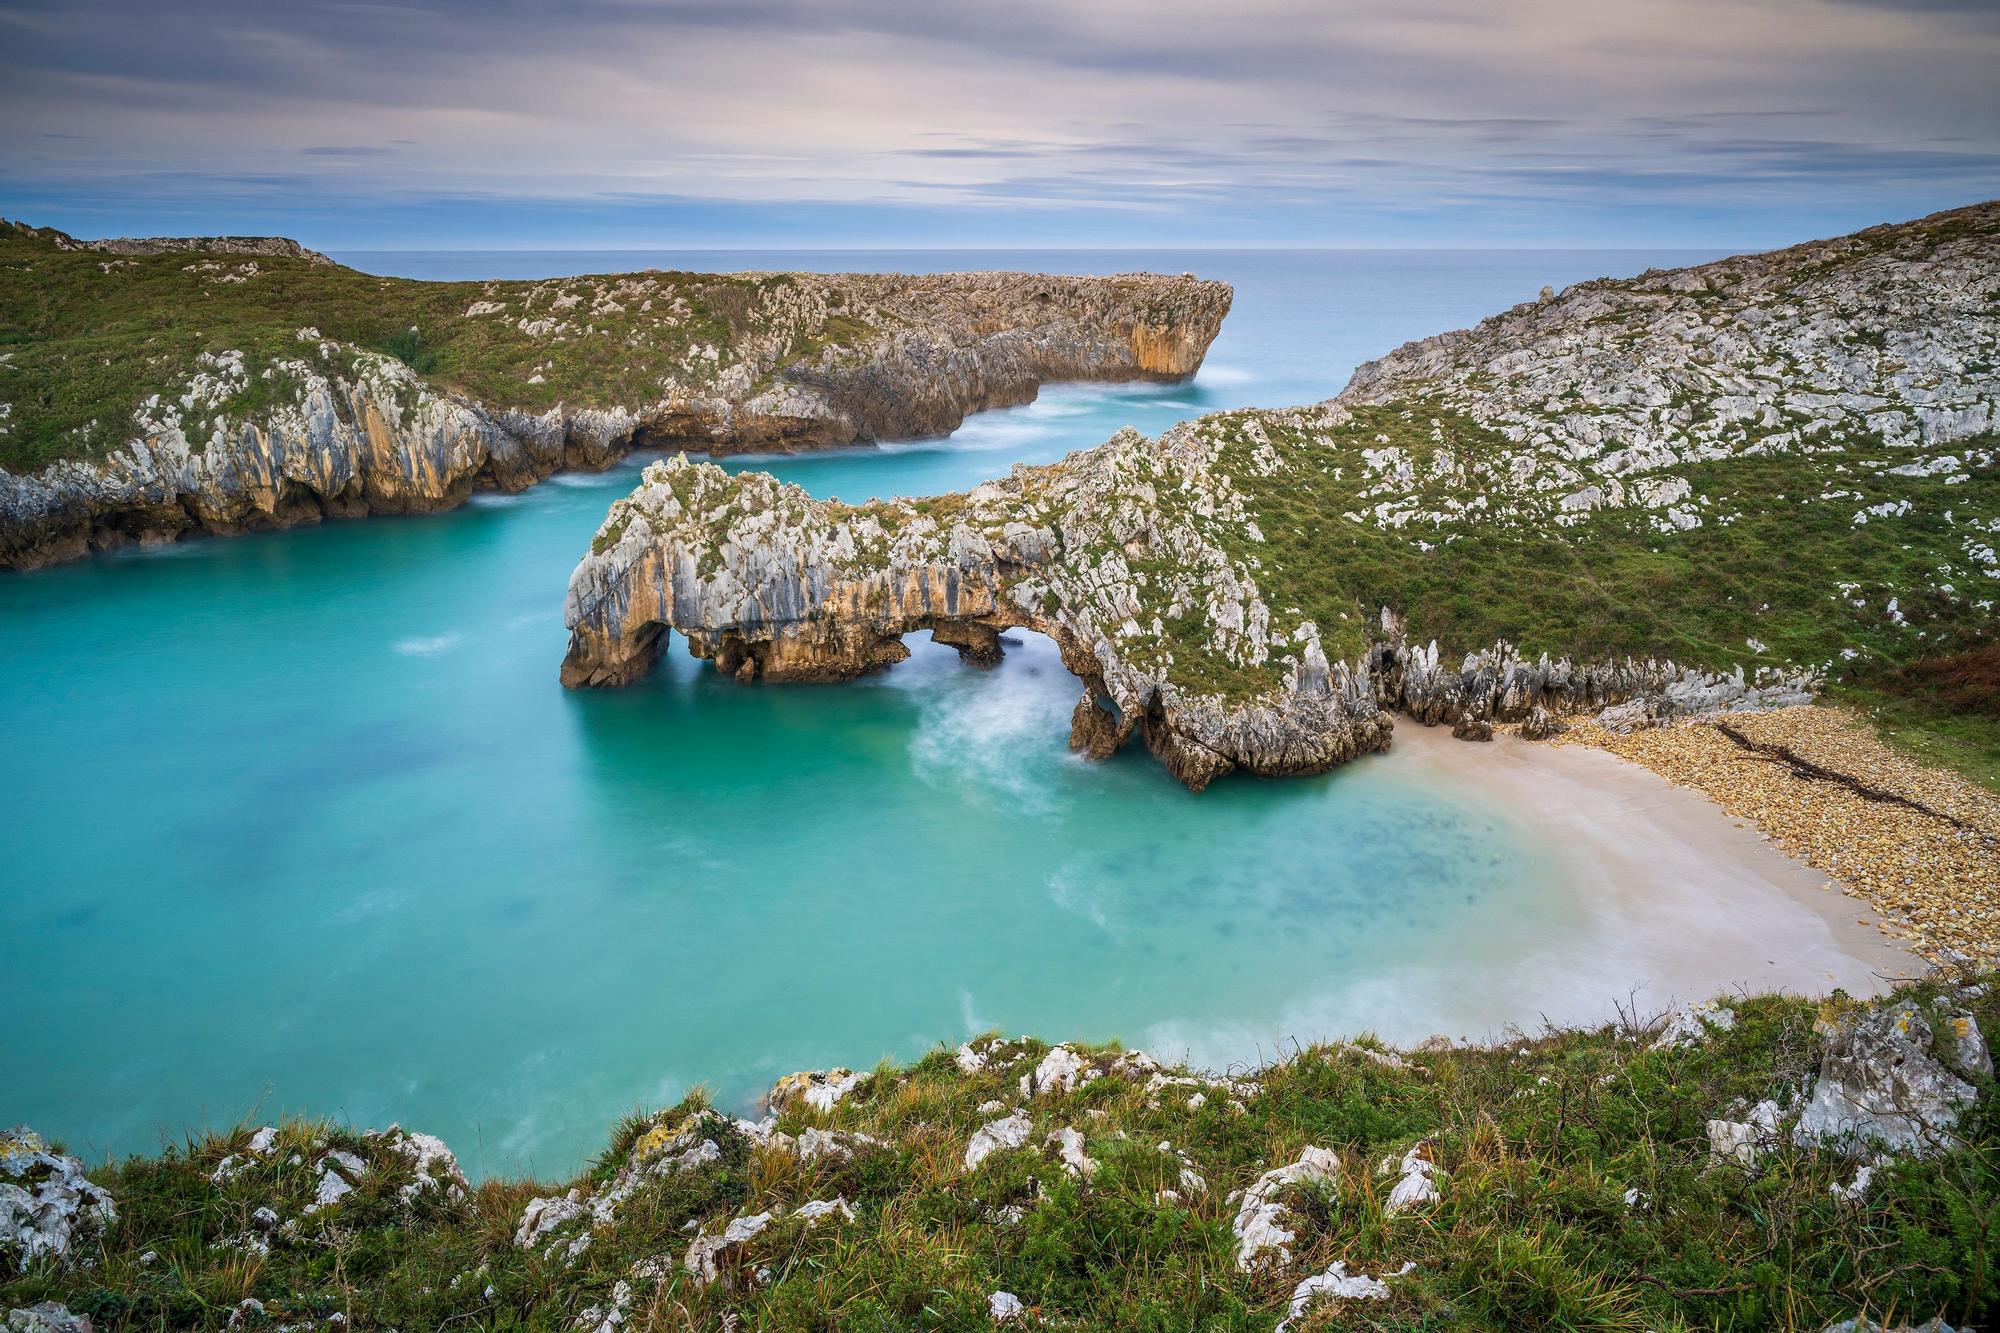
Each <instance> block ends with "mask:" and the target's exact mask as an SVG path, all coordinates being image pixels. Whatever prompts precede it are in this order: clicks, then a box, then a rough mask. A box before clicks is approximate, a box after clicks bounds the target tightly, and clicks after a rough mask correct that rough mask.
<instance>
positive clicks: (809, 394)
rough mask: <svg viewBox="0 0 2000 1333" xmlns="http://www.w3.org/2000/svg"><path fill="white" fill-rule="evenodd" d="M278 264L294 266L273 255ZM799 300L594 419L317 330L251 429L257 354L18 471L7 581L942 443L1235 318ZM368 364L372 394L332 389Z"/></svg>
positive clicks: (999, 281) (0, 494) (1034, 293)
mask: <svg viewBox="0 0 2000 1333" xmlns="http://www.w3.org/2000/svg"><path fill="white" fill-rule="evenodd" d="M85 244H92V245H96V246H97V247H98V248H107V249H117V252H119V253H133V254H141V253H156V252H158V251H159V250H162V249H196V250H203V249H206V250H215V251H218V252H225V253H232V254H234V253H248V254H266V253H269V254H280V253H282V254H285V255H290V256H292V257H306V258H313V256H312V254H311V252H309V251H303V250H299V249H298V247H297V246H296V243H294V242H288V241H281V240H277V239H268V238H254V237H253V238H240V237H223V238H192V239H187V240H152V241H118V242H98V243H83V242H68V245H67V248H76V247H77V246H81V245H85ZM268 246H281V247H291V248H290V249H269V248H258V247H268ZM118 247H127V248H126V249H118ZM130 247H151V248H130ZM246 247H247V248H246ZM294 251H296V252H297V253H296V254H294ZM318 258H321V259H323V258H324V257H323V256H321V257H318ZM791 288H793V289H796V290H795V291H794V293H793V295H794V304H795V305H797V306H798V307H799V309H798V310H792V309H791V308H790V307H787V309H786V310H785V311H783V312H780V313H779V314H771V312H759V313H760V314H761V315H770V317H771V318H773V319H779V320H780V321H781V327H780V328H779V329H777V330H776V331H773V332H768V333H765V334H757V333H753V332H751V331H748V330H737V337H736V339H735V341H734V342H733V343H732V344H731V345H730V346H729V347H727V348H726V349H724V351H723V353H722V354H721V355H720V356H716V357H711V358H709V359H707V360H698V361H697V363H696V365H695V368H694V369H692V370H690V371H689V372H688V374H687V376H686V377H685V378H684V379H681V380H676V381H674V382H671V383H667V382H663V383H661V384H660V385H659V386H658V393H659V397H657V398H656V399H653V400H651V401H634V402H614V401H603V400H602V398H601V397H597V396H594V397H593V399H592V400H590V401H583V402H573V403H563V404H560V405H558V406H556V407H553V408H550V409H549V410H547V411H545V412H538V413H529V412H524V411H520V410H517V409H515V408H511V407H508V406H506V405H504V404H491V403H483V402H480V401H477V400H475V399H474V398H472V397H469V396H467V395H465V394H461V393H458V392H455V391H452V390H450V389H447V388H445V387H443V386H441V385H438V384H434V383H431V382H429V381H428V380H426V379H425V378H423V377H422V376H419V375H418V374H417V373H415V372H414V371H412V370H411V369H410V368H409V367H408V366H406V365H405V364H403V363H402V362H401V361H398V360H396V359H394V358H392V357H387V356H383V355H380V354H377V353H374V352H368V351H365V350H363V349H360V348H356V347H352V346H349V345H346V344H340V343H336V342H333V341H332V340H330V339H326V338H323V337H322V336H321V334H320V333H319V331H318V330H317V329H313V328H301V329H299V330H298V331H297V341H298V344H299V352H298V357H297V359H296V360H295V361H286V362H284V363H283V366H282V369H283V370H284V371H285V373H286V377H287V379H288V381H293V382H296V383H297V384H298V385H299V388H298V390H297V392H296V393H295V394H292V395H291V396H289V397H287V398H285V399H283V400H281V401H278V402H275V403H273V404H271V405H269V406H267V407H262V408H258V409H256V410H254V411H252V412H249V413H247V414H233V413H232V409H231V408H230V407H229V404H230V403H231V402H233V401H236V399H237V396H238V395H240V394H242V393H243V392H244V391H245V388H246V386H247V385H249V383H250V380H251V378H252V377H253V376H254V375H256V374H257V373H258V372H257V371H256V370H255V368H254V367H249V368H246V366H245V363H244V359H243V354H242V353H241V352H231V353H220V354H215V355H210V354H206V353H204V354H203V355H202V356H201V357H200V358H198V363H197V364H195V365H191V366H189V367H188V368H187V377H186V381H185V392H184V393H182V394H181V395H180V396H179V397H177V398H168V399H164V400H163V399H162V398H161V397H160V396H159V395H155V396H154V398H153V399H152V400H150V401H148V402H147V403H145V404H142V405H141V406H140V408H139V409H138V411H137V412H136V413H135V414H134V416H133V420H132V422H131V435H130V440H129V443H127V444H126V445H125V446H124V447H123V448H122V449H119V450H117V451H115V452H114V453H112V454H111V455H110V456H109V457H105V458H100V459H93V460H87V461H85V460H65V461H61V462H57V463H54V464H52V465H50V466H49V467H47V468H45V469H44V470H42V471H41V472H38V473H35V474H32V475H26V474H23V475H16V474H12V473H9V472H6V471H4V470H0V568H7V567H13V568H32V567H36V566H40V565H47V564H51V563H55V562H57V561H61V560H67V559H72V558H74V557H77V556H80V555H82V554H84V553H86V552H88V551H91V550H96V549H101V548H105V547H111V546H117V545H122V544H126V543H130V542H140V543H153V542H165V541H173V540H176V539H178V538H180V537H182V536H185V535H188V534H191V533H221V532H249V531H259V530H265V529H275V528H286V527H292V526H296V525H298V524H302V523H313V522H318V521H320V520H322V519H324V518H345V517H357V516H360V515H364V514H393V513H418V512H427V511H431V510H438V509H448V508H451V507H454V506H456V505H458V504H461V503H463V502H464V501H465V500H466V498H467V497H468V496H470V495H471V494H472V493H473V492H474V491H475V490H480V489H498V490H502V491H518V490H521V489H523V488H525V487H527V486H529V485H532V484H533V483H535V482H537V481H539V480H541V479H542V478H544V477H546V476H548V475H550V474H551V473H553V472H556V471H559V470H562V469H570V468H585V469H594V468H602V467H604V466H606V465H607V464H609V463H610V462H611V461H613V460H614V459H616V458H618V457H619V456H621V455H622V454H624V453H625V452H626V451H627V450H629V449H631V448H634V447H654V448H669V449H690V450H700V451H704V452H714V453H726V452H731V451H735V450H744V449H759V450H770V449H811V448H821V447H830V446H837V445H846V444H853V443H857V442H864V443H865V442H872V441H878V440H893V439H909V438H919V437H923V436H930V435H942V434H945V433H947V432H949V431H951V430H953V429H955V428H956V427H957V426H958V425H959V423H960V422H962V421H963V420H964V419H965V418H966V416H968V415H969V414H971V413H973V412H976V411H980V410H982V409H985V408H991V407H1001V406H1007V405H1010V404H1016V403H1023V402H1028V401H1031V400H1033V398H1034V397H1035V395H1036V393H1037V391H1038V389H1039V387H1040V386H1041V385H1042V384H1045V383H1048V382H1051V381H1055V380H1125V379H1160V380H1174V379H1181V378H1185V377H1186V376H1188V375H1190V374H1192V373H1194V371H1195V370H1196V369H1197V368H1198V367H1199V366H1200V364H1201V359H1202V355H1203V354H1204V353H1205V352H1206V351H1207V349H1208V345H1209V343H1210V342H1211V341H1213V339H1214V337H1215V335H1216V333H1217V331H1218V330H1219V329H1220V327H1221V323H1222V319H1223V317H1224V316H1225V315H1226V314H1227V312H1228V309H1229V304H1230V299H1231V292H1230V289H1229V287H1228V286H1227V285H1226V284H1223V283H1215V282H1202V281H1198V280H1195V279H1192V278H1183V277H1162V276H1156V275H1148V274H1123V275H1117V276H1114V277H1108V278H1070V277H1044V276H1040V275H1035V274H1024V273H970V274H947V275H923V276H915V277H901V276H891V275H879V276H878V275H863V274H844V275H835V276H823V275H816V274H800V275H796V276H795V277H794V278H793V280H792V282H791ZM495 309H499V307H498V306H496V307H495ZM836 310H837V311H839V312H843V314H844V317H846V318H848V319H850V320H851V321H853V324H854V327H855V328H856V329H858V330H859V332H856V333H854V334H853V335H852V337H853V339H854V341H852V342H851V343H843V344H841V345H838V346H832V345H828V346H820V347H818V350H813V348H814V347H815V346H816V345H817V341H823V339H822V340H815V339H813V338H812V337H811V336H809V334H810V329H816V328H822V327H823V326H825V323H826V321H827V320H828V319H829V318H830V317H831V315H832V314H833V313H834V312H835V311H836ZM808 316H811V318H808ZM864 317H865V318H864ZM529 345H530V346H535V347H539V346H540V344H529ZM802 349H803V350H802ZM709 350H710V351H711V352H713V351H715V349H714V348H710V349H709ZM350 362H351V364H352V365H353V367H354V369H353V370H352V372H351V373H350V372H348V371H346V370H338V371H336V370H332V369H329V367H330V366H333V365H336V364H338V365H342V366H345V365H347V364H349V363H350ZM0 429H4V417H0Z"/></svg>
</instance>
